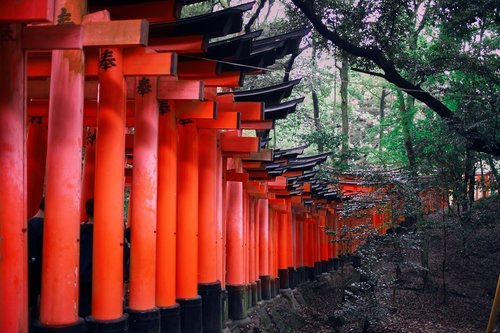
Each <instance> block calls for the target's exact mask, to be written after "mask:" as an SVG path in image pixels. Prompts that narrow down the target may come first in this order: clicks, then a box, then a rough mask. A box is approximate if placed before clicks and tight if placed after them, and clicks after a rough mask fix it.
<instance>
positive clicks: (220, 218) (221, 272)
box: [215, 133, 226, 288]
mask: <svg viewBox="0 0 500 333" xmlns="http://www.w3.org/2000/svg"><path fill="white" fill-rule="evenodd" d="M219 140H220V133H218V134H217V179H216V184H215V185H216V197H217V203H216V212H217V213H216V218H217V230H216V237H217V239H216V251H217V261H216V262H215V264H216V266H217V280H218V281H220V282H221V286H222V288H225V286H226V283H225V281H226V251H225V232H226V228H225V225H224V221H225V218H224V208H223V202H224V201H223V199H222V198H223V194H222V192H223V191H222V189H223V188H222V173H223V172H224V171H223V170H224V168H223V157H222V152H221V150H220V144H219Z"/></svg>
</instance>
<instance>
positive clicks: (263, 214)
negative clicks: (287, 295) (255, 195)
mask: <svg viewBox="0 0 500 333" xmlns="http://www.w3.org/2000/svg"><path fill="white" fill-rule="evenodd" d="M257 207H258V214H259V279H260V281H261V287H262V299H265V300H267V299H270V298H271V284H270V278H271V276H270V273H269V204H268V200H267V199H259V200H258V201H257Z"/></svg>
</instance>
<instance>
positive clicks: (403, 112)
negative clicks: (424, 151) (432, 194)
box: [397, 90, 416, 176]
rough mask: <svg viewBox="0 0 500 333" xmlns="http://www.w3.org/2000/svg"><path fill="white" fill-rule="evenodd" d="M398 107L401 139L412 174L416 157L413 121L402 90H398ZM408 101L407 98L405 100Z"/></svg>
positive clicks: (414, 171)
mask: <svg viewBox="0 0 500 333" xmlns="http://www.w3.org/2000/svg"><path fill="white" fill-rule="evenodd" d="M397 98H398V108H399V114H400V117H401V125H402V127H403V140H404V146H405V150H406V157H407V158H408V167H409V170H410V172H411V174H412V176H415V175H416V159H415V150H414V149H413V140H412V138H411V125H412V123H413V110H412V109H411V108H410V107H411V105H408V103H406V101H405V99H404V96H403V92H402V91H400V90H398V92H397ZM407 101H408V100H407Z"/></svg>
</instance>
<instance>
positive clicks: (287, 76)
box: [283, 49, 304, 82]
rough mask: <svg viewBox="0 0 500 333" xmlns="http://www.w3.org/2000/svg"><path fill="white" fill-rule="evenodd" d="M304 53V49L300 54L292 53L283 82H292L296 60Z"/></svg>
mask: <svg viewBox="0 0 500 333" xmlns="http://www.w3.org/2000/svg"><path fill="white" fill-rule="evenodd" d="M302 51H304V49H300V50H299V51H298V52H295V53H292V55H291V56H290V59H288V62H287V63H286V67H285V76H283V82H288V81H290V72H291V71H292V68H293V64H294V63H295V59H297V57H298V56H299V55H300V54H301V53H302Z"/></svg>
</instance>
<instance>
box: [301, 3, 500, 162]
mask: <svg viewBox="0 0 500 333" xmlns="http://www.w3.org/2000/svg"><path fill="white" fill-rule="evenodd" d="M292 2H293V3H294V4H295V5H296V6H297V7H298V8H299V9H300V10H301V11H302V12H303V13H304V14H305V16H306V17H307V18H308V19H309V21H310V22H311V23H312V25H313V26H314V28H315V29H316V31H318V33H320V34H321V35H322V36H323V37H324V38H325V39H327V40H329V41H331V42H332V43H333V44H334V45H336V46H337V47H339V48H340V49H342V50H344V51H346V52H348V53H350V54H351V55H353V56H355V57H357V58H358V60H359V67H360V68H359V70H361V71H363V72H366V73H369V74H371V75H375V76H379V77H382V78H384V79H385V80H387V81H389V82H391V83H393V84H394V85H395V86H396V87H398V88H400V89H401V90H403V91H405V92H406V93H408V94H409V95H411V96H412V97H413V98H415V99H417V100H419V101H421V102H422V103H424V104H425V105H426V106H427V107H429V108H430V109H431V110H433V111H434V112H435V113H436V114H438V115H439V116H440V117H441V119H443V121H444V122H445V123H446V124H447V125H448V126H449V127H450V128H451V129H453V131H455V132H456V133H458V134H459V135H461V136H462V137H463V138H465V139H466V141H467V144H468V147H469V148H470V149H472V150H475V151H480V152H486V153H489V154H493V155H496V156H500V138H499V136H498V135H497V133H496V127H497V120H498V116H499V113H500V111H499V110H498V106H497V105H496V99H497V94H498V88H499V82H500V80H499V79H498V77H496V76H495V74H494V73H496V72H497V67H498V66H497V65H498V55H497V54H496V53H495V50H496V47H497V46H498V45H497V44H498V39H495V37H497V35H498V28H499V25H498V15H499V11H500V9H499V6H498V3H497V2H495V1H493V0H481V1H479V2H476V3H475V4H474V6H470V4H469V6H468V5H467V4H466V3H465V2H461V1H450V0H439V1H435V2H429V1H425V2H422V1H419V2H416V1H411V0H407V1H399V0H385V1H383V0H379V1H363V0H361V1H351V2H349V1H348V2H344V1H342V2H340V1H339V2H336V1H318V0H316V1H314V2H313V3H314V4H312V1H307V4H306V1H303V0H292ZM418 4H420V7H419V6H417V5H418ZM421 6H427V7H428V8H427V7H426V8H427V10H426V13H428V14H427V15H428V16H426V17H423V18H422V19H421V23H422V29H420V32H418V34H417V36H416V38H415V40H417V42H418V40H422V41H423V42H425V43H427V44H430V45H427V48H426V49H423V48H419V49H418V51H417V52H414V53H411V52H408V48H407V47H406V46H407V43H408V40H407V39H406V32H407V31H412V30H410V29H409V27H411V26H412V24H414V22H415V21H417V19H418V13H419V10H421V8H422V7H421ZM318 14H319V16H318ZM431 16H432V17H431ZM416 18H417V19H416ZM347 23H351V24H347ZM464 25H465V28H464V27H463V26H464ZM346 26H350V27H351V28H350V29H347V28H346ZM417 30H418V29H417ZM421 32H425V36H423V35H422V34H421ZM426 38H427V39H431V40H432V39H433V38H434V39H436V41H435V42H434V43H432V42H431V43H428V42H427V39H426ZM451 46H453V47H451ZM443 47H444V48H443ZM457 47H458V49H457ZM477 48H482V52H481V53H480V55H481V57H480V58H478V57H477V53H476V49H477ZM495 64H496V65H495ZM451 71H454V72H456V73H461V74H462V75H464V76H466V77H467V78H469V77H476V79H477V80H480V81H486V82H488V83H489V92H488V91H486V90H485V91H481V94H482V93H486V95H484V96H483V98H482V99H480V100H478V98H477V97H480V96H482V95H479V96H478V94H477V92H476V94H474V95H475V96H476V98H471V101H470V102H471V103H480V104H481V105H482V106H483V108H485V109H487V110H488V111H489V112H483V113H482V114H481V117H479V119H477V121H479V123H478V122H475V123H474V124H473V125H474V126H463V125H464V122H463V120H464V117H466V115H465V114H464V112H465V111H466V108H467V105H461V106H459V108H453V107H452V106H450V105H449V104H448V103H447V101H446V100H444V99H443V98H442V94H441V93H442V91H440V89H439V88H440V87H437V86H435V85H434V86H431V85H427V87H426V88H427V89H426V90H424V88H423V85H424V84H426V83H427V82H426V80H427V79H429V78H432V77H433V76H437V75H438V74H442V73H447V72H451ZM410 72H413V73H415V74H417V75H416V76H414V77H415V78H418V79H419V80H418V81H417V82H416V83H412V81H411V79H408V77H407V76H406V75H405V73H410ZM492 73H493V74H492ZM431 90H433V92H432V93H431V92H429V91H431ZM460 111H462V112H460ZM487 119H490V122H489V123H488V124H487V123H486V121H487ZM491 120H493V121H491Z"/></svg>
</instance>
